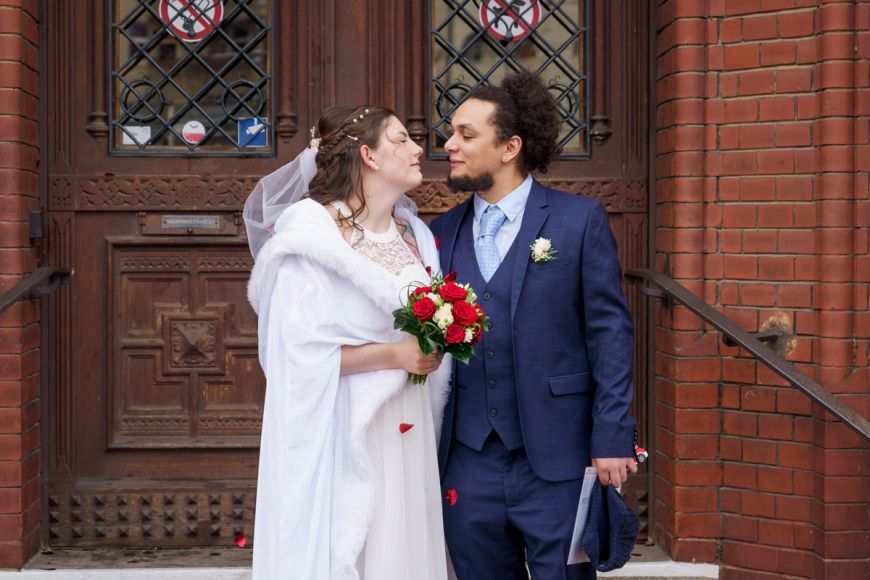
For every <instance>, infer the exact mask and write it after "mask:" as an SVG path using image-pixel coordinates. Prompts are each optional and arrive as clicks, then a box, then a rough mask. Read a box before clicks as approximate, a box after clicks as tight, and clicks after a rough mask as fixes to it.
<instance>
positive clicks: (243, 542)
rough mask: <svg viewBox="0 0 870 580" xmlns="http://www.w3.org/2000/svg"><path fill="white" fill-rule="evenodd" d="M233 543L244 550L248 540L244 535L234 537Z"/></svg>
mask: <svg viewBox="0 0 870 580" xmlns="http://www.w3.org/2000/svg"><path fill="white" fill-rule="evenodd" d="M235 543H236V545H237V546H238V547H240V548H244V547H245V546H247V545H248V538H246V537H245V535H244V534H239V535H238V536H236V539H235Z"/></svg>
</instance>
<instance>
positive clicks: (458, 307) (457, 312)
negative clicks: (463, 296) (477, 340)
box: [453, 302, 477, 326]
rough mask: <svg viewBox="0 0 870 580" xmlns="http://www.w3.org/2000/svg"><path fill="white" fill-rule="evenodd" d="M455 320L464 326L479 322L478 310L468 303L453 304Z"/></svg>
mask: <svg viewBox="0 0 870 580" xmlns="http://www.w3.org/2000/svg"><path fill="white" fill-rule="evenodd" d="M453 320H455V321H456V322H458V323H459V324H461V325H462V326H468V325H469V324H473V323H475V322H477V310H475V309H474V306H472V305H471V304H469V303H468V302H454V303H453Z"/></svg>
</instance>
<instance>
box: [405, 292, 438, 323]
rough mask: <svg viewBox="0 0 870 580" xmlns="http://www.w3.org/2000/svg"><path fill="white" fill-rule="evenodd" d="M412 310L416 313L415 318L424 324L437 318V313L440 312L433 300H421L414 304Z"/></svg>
mask: <svg viewBox="0 0 870 580" xmlns="http://www.w3.org/2000/svg"><path fill="white" fill-rule="evenodd" d="M411 309H412V310H413V311H414V316H416V317H417V319H419V320H422V321H423V322H426V321H427V320H431V319H432V317H433V316H435V311H436V310H438V308H437V307H436V306H435V303H434V302H432V299H431V298H421V299H420V300H418V301H417V302H415V303H414V306H412V307H411Z"/></svg>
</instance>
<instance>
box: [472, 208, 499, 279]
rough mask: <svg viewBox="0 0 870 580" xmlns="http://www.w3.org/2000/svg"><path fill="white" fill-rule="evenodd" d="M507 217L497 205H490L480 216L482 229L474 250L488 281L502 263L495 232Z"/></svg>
mask: <svg viewBox="0 0 870 580" xmlns="http://www.w3.org/2000/svg"><path fill="white" fill-rule="evenodd" d="M505 219H507V216H506V215H504V212H503V211H501V209H500V208H499V207H498V206H497V205H491V206H489V207H488V208H487V209H486V211H485V212H483V215H482V216H481V217H480V231H479V232H478V235H477V241H476V242H475V243H474V251H475V253H476V254H477V265H478V266H480V273H481V274H483V279H484V280H486V281H487V282H489V279H490V278H492V275H493V274H495V271H496V270H497V269H498V265H499V263H501V256H499V255H498V247H497V246H496V245H495V234H496V232H498V229H499V228H500V227H501V225H502V224H503V223H504V220H505Z"/></svg>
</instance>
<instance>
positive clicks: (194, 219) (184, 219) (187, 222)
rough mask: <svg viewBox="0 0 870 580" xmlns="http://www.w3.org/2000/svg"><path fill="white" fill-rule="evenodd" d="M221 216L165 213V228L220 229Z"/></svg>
mask: <svg viewBox="0 0 870 580" xmlns="http://www.w3.org/2000/svg"><path fill="white" fill-rule="evenodd" d="M220 227H221V216H219V215H165V216H163V229H164V230H168V229H174V228H184V229H187V228H196V229H201V228H205V229H210V230H211V229H220Z"/></svg>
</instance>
